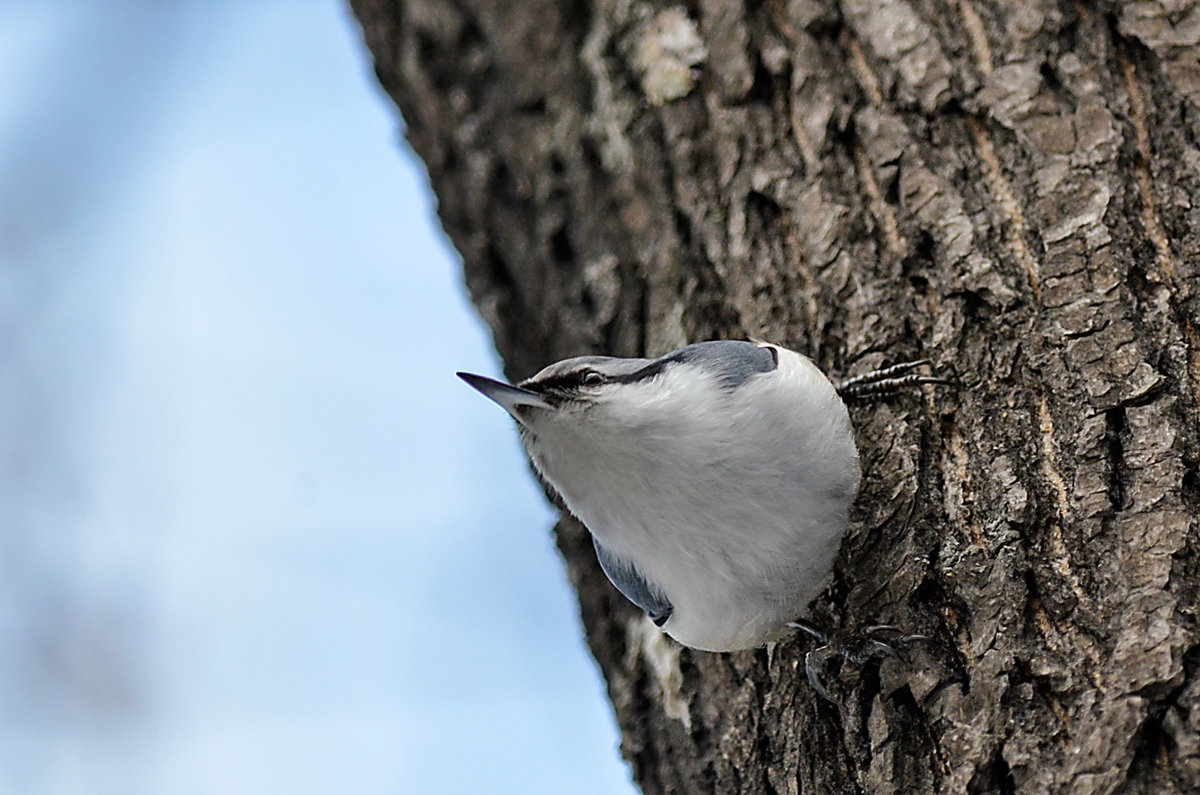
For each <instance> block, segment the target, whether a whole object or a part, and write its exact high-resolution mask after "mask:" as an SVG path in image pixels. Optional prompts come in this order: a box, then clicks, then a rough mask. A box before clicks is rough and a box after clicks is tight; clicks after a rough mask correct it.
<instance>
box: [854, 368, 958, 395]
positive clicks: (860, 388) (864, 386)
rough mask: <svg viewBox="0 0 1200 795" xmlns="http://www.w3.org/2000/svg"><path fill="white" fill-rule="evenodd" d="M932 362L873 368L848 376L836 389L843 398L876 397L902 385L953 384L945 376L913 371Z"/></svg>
mask: <svg viewBox="0 0 1200 795" xmlns="http://www.w3.org/2000/svg"><path fill="white" fill-rule="evenodd" d="M932 364H933V363H932V362H930V361H929V360H928V359H918V360H917V361H915V362H904V363H902V364H893V365H892V366H891V367H884V368H881V369H879V370H872V371H871V372H869V373H863V374H862V375H856V376H854V377H853V378H847V379H846V380H845V381H842V382H841V383H839V384H837V385H836V386H835V387H834V389H836V390H837V393H838V394H839V395H841V396H842V398H851V397H874V396H876V395H881V394H883V393H885V392H891V391H893V390H896V389H900V388H902V387H906V386H920V385H921V384H940V385H942V386H951V385H952V382H950V381H948V380H947V379H945V378H940V377H938V376H936V375H922V374H921V373H914V372H912V371H913V370H916V369H917V368H918V367H924V366H929V367H930V368H932Z"/></svg>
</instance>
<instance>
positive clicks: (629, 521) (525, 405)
mask: <svg viewBox="0 0 1200 795" xmlns="http://www.w3.org/2000/svg"><path fill="white" fill-rule="evenodd" d="M928 364H929V362H928V360H924V359H922V360H919V361H915V362H906V363H903V364H900V365H895V366H892V367H888V368H885V369H882V370H876V371H873V372H870V373H867V374H865V375H862V376H859V377H857V378H852V379H849V380H847V381H843V382H841V383H840V384H835V383H834V382H833V381H831V380H830V379H829V377H828V376H826V375H825V373H824V372H822V371H821V370H820V369H819V368H818V367H817V365H816V364H815V363H814V362H813V360H812V359H810V358H809V357H807V356H805V355H803V354H801V353H797V352H796V351H793V350H790V349H788V348H785V347H782V346H780V345H776V344H772V343H769V342H763V341H759V340H750V341H743V340H712V341H707V342H698V343H694V344H691V345H687V346H684V347H682V348H679V349H678V350H675V351H671V352H670V353H667V354H665V355H663V356H660V357H658V358H623V357H612V356H577V357H573V358H569V359H565V360H563V361H560V362H557V363H555V364H551V365H549V366H548V367H546V368H544V369H543V370H541V371H540V372H538V373H537V374H535V375H533V376H532V377H530V378H528V379H525V380H523V381H521V382H520V383H518V384H515V385H514V384H509V383H505V382H503V381H497V380H494V379H491V378H487V377H485V376H481V375H474V374H471V373H461V372H460V373H458V376H459V377H460V378H462V379H463V380H464V381H466V382H467V383H468V384H469V385H471V386H472V387H474V388H475V389H477V390H478V391H479V392H481V393H482V394H483V395H484V396H486V397H487V398H489V399H491V400H492V401H494V402H496V403H498V404H499V405H500V406H501V407H503V408H504V409H505V410H506V411H507V412H508V413H509V414H510V415H511V416H512V418H513V419H514V420H515V421H516V425H517V429H518V432H519V436H520V440H521V443H522V445H523V447H524V449H525V451H526V452H527V453H528V456H529V458H530V460H531V461H532V463H533V467H534V469H535V470H536V472H537V474H538V476H539V477H540V478H541V479H542V480H543V481H544V482H545V483H546V484H548V485H549V486H550V488H551V489H553V491H554V492H556V493H557V494H558V495H559V496H560V497H561V499H562V502H563V503H564V504H565V506H566V508H567V510H569V511H570V513H571V514H572V515H574V516H575V517H576V518H578V519H579V520H580V521H581V522H582V523H583V525H584V526H585V527H586V528H587V529H588V531H589V532H590V534H591V537H592V542H593V544H594V546H595V551H596V558H597V560H598V561H599V563H600V566H601V568H602V569H603V571H604V573H605V575H607V577H608V579H609V580H610V581H611V582H612V584H613V585H614V586H615V587H616V588H617V590H619V591H620V592H621V593H622V594H624V596H625V597H626V598H628V599H629V601H631V602H632V603H633V604H634V605H636V606H637V607H639V608H640V609H641V610H642V611H644V612H645V613H646V615H647V616H648V617H649V618H650V620H651V621H652V622H653V623H654V624H655V625H656V626H657V627H659V628H660V629H661V630H662V631H664V632H665V633H666V634H668V635H669V636H671V637H672V638H674V639H675V640H676V641H678V642H679V643H681V644H683V645H684V646H688V647H690V648H693V649H698V650H702V651H711V652H725V651H738V650H743V649H752V648H758V647H761V646H764V645H766V644H768V643H772V642H775V641H778V640H780V639H781V638H783V637H784V636H785V635H786V634H788V633H789V632H792V631H793V630H794V629H796V628H798V629H801V630H804V631H806V632H808V633H810V634H812V635H815V636H817V637H818V639H820V640H822V641H823V642H824V643H825V645H824V646H823V647H822V650H823V651H828V650H829V649H833V650H834V651H839V652H842V653H844V654H846V655H847V656H851V657H854V656H856V655H857V656H858V657H864V656H869V654H871V653H891V647H890V646H889V645H888V644H887V643H886V642H885V641H883V640H882V639H881V638H880V637H878V635H879V634H880V633H882V632H885V631H888V630H891V629H893V628H890V627H876V628H874V633H875V636H871V634H870V633H868V635H867V636H866V637H864V639H863V641H862V642H861V643H856V644H851V643H848V642H845V641H844V640H843V641H838V640H837V639H835V638H834V637H833V636H832V635H830V634H829V633H826V632H824V631H823V630H821V629H819V628H818V627H816V626H815V625H814V624H812V623H811V622H809V621H808V620H807V619H806V618H805V615H806V611H807V608H808V606H809V604H810V603H811V602H812V601H813V599H814V598H815V597H816V596H817V595H818V594H819V593H820V592H821V591H822V590H823V589H824V588H825V587H826V585H827V584H828V583H829V581H830V580H831V578H832V572H833V567H834V562H835V559H836V557H837V554H838V551H839V548H840V546H841V542H842V539H843V537H844V536H845V534H846V530H847V527H848V525H849V511H850V507H851V504H852V503H853V501H854V499H855V496H856V494H857V493H858V487H859V482H860V478H861V474H860V470H859V456H858V449H857V446H856V444H855V438H854V429H853V426H852V425H851V422H850V414H849V411H848V409H847V405H846V399H850V398H853V397H862V396H871V395H876V394H879V393H882V392H885V391H889V390H892V389H895V388H898V387H901V386H907V385H912V384H925V383H947V382H946V381H945V380H944V379H941V378H937V377H935V376H927V375H922V374H919V373H917V372H914V371H915V370H916V369H917V368H918V367H920V366H922V365H928ZM906 637H908V638H916V637H919V636H906ZM849 650H853V651H849ZM864 650H866V651H864ZM817 661H818V658H816V657H812V658H806V667H807V668H808V674H809V679H810V681H812V682H813V684H814V686H815V687H816V688H817V689H818V691H819V692H821V693H822V695H826V696H827V697H828V691H827V690H826V689H825V688H824V686H823V685H822V683H821V680H820V676H819V674H818V673H817V671H816V670H815V668H816V664H817Z"/></svg>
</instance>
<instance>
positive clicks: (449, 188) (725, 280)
mask: <svg viewBox="0 0 1200 795" xmlns="http://www.w3.org/2000/svg"><path fill="white" fill-rule="evenodd" d="M352 5H353V6H354V10H355V12H356V13H357V15H358V17H359V19H360V20H361V22H362V25H363V30H364V32H365V38H366V42H367V44H368V46H369V48H370V50H371V52H372V53H373V55H374V57H375V63H376V68H377V72H378V75H379V77H380V79H381V81H382V83H383V85H384V86H385V87H386V89H387V90H388V92H389V93H390V94H391V95H392V96H393V97H394V98H395V100H396V102H397V103H398V105H399V106H400V109H401V111H402V112H403V116H404V118H405V120H406V121H407V124H408V138H409V140H410V141H411V143H412V145H413V147H414V148H415V149H416V151H417V152H418V153H419V154H420V155H421V156H422V157H423V158H424V159H425V162H426V163H427V164H428V167H429V172H430V176H431V178H432V180H433V184H434V187H435V189H436V193H437V196H438V199H439V203H440V214H441V218H442V222H443V223H444V225H445V228H446V230H447V232H448V233H449V234H450V236H451V238H452V239H453V240H454V242H455V244H456V245H457V246H458V249H459V250H460V251H461V252H462V255H463V260H464V264H465V269H466V277H467V283H468V285H469V287H470V291H471V294H472V296H473V298H474V300H475V302H476V304H477V305H478V307H479V309H480V311H481V312H482V313H483V316H484V317H485V318H486V319H487V321H488V323H490V325H491V327H492V329H493V330H494V332H495V340H496V345H497V346H498V348H499V350H500V352H501V354H502V355H503V357H504V360H505V362H506V363H507V369H508V372H509V375H511V376H513V377H521V376H525V375H528V374H529V373H531V372H533V371H534V370H536V369H537V368H539V367H540V366H542V365H544V364H546V363H548V362H550V361H552V360H555V359H557V358H560V357H564V356H567V355H573V354H580V353H585V352H604V353H611V354H618V355H635V354H647V353H648V354H657V353H661V352H663V351H666V350H669V349H671V348H673V347H675V346H677V345H680V344H682V343H685V342H689V341H694V340H701V339H707V338H714V337H743V336H746V335H754V336H759V337H763V338H766V339H770V340H773V341H777V342H780V343H784V344H786V345H789V346H791V347H793V348H795V349H797V350H800V351H804V352H807V353H810V354H811V355H812V356H813V357H814V358H815V359H816V360H817V361H818V362H819V363H820V364H821V365H822V366H823V367H824V368H825V369H826V370H827V371H829V372H832V373H835V374H853V373H855V372H859V371H862V370H865V369H867V368H870V367H873V366H878V365H884V364H888V363H892V362H897V361H901V360H906V359H912V358H916V357H929V358H931V359H933V360H934V361H935V363H936V366H937V369H938V371H939V372H940V373H942V374H944V375H948V376H953V377H955V378H957V379H958V380H959V381H960V383H961V387H960V388H959V389H957V390H954V391H946V390H934V389H928V388H927V389H926V392H925V394H924V395H917V394H910V395H907V396H899V397H894V398H892V399H889V400H887V401H885V402H880V403H863V404H858V405H855V406H854V407H853V408H852V413H853V418H854V421H855V423H856V426H857V429H858V434H859V444H860V449H861V450H862V454H863V468H864V475H865V479H864V486H863V489H862V492H861V494H860V497H859V500H858V503H857V507H856V511H855V516H854V522H853V526H852V529H851V534H850V536H849V538H848V540H847V542H846V544H845V546H844V549H843V556H842V560H841V563H840V564H839V569H838V574H837V579H836V583H835V584H834V586H832V588H831V589H830V591H829V592H828V594H827V595H826V597H824V598H823V599H822V600H821V603H820V606H819V609H820V610H822V611H823V612H824V614H825V615H827V616H828V617H829V618H830V619H831V620H833V621H836V622H839V623H841V624H844V625H847V626H855V625H861V624H865V623H875V622H886V623H892V624H897V625H899V626H901V627H904V628H906V629H909V630H911V631H917V632H921V633H923V634H926V635H929V636H930V637H932V638H934V639H936V640H935V642H934V643H932V644H930V645H929V647H928V649H927V650H926V651H925V652H922V653H918V654H916V655H914V656H913V658H912V659H911V660H910V661H909V662H908V664H905V663H903V662H899V661H894V660H887V661H885V662H884V663H883V664H882V665H880V664H870V665H867V666H865V667H863V668H856V667H852V666H844V667H843V669H842V670H841V672H840V674H838V675H837V676H835V677H834V681H835V684H836V687H837V689H838V690H839V692H840V693H841V695H842V697H841V700H840V701H839V703H837V704H836V705H834V704H830V703H828V702H824V701H822V700H821V699H819V698H818V697H817V696H816V695H815V694H814V693H813V692H812V690H811V689H810V688H809V686H808V685H807V683H806V682H805V680H804V676H803V666H802V658H803V653H804V651H805V650H806V648H807V646H806V645H805V643H804V641H802V640H797V641H795V642H789V643H785V644H780V645H779V646H778V647H776V648H775V649H773V650H772V651H767V650H762V651H759V652H748V653H741V654H721V655H717V654H706V653H697V652H691V651H689V650H681V649H679V648H678V647H677V646H675V645H674V644H673V643H671V642H669V641H666V640H663V639H662V638H661V637H660V636H659V635H658V633H657V632H656V631H654V630H652V629H648V628H647V625H646V623H645V622H644V621H643V620H642V619H641V618H640V616H639V615H638V613H637V611H636V610H634V609H633V608H632V607H630V606H629V605H628V604H627V603H626V602H625V601H624V600H623V599H622V598H621V597H620V596H619V595H617V594H616V592H615V591H614V590H613V589H612V588H611V587H610V586H609V585H608V583H607V582H606V581H605V580H604V578H603V576H602V575H601V574H600V572H599V570H598V568H597V566H596V563H595V561H594V559H593V556H592V552H591V545H590V544H589V543H587V539H586V536H585V535H584V533H583V531H582V530H581V529H580V528H579V527H578V526H577V525H576V524H574V523H572V522H571V521H570V520H568V519H564V520H563V522H562V523H561V524H560V527H559V540H560V544H561V547H562V550H563V553H564V555H565V557H566V560H567V564H568V567H569V570H570V574H571V578H572V580H573V581H574V583H575V585H576V586H577V587H578V590H579V595H580V604H581V609H582V613H583V620H584V624H585V626H586V629H587V633H588V640H589V643H590V645H591V648H592V651H593V652H594V654H595V656H596V659H597V660H598V661H599V663H600V665H601V667H602V668H603V670H604V674H605V676H606V677H607V680H608V688H609V694H610V696H611V698H612V701H613V704H614V705H615V708H616V712H617V716H618V718H619V721H620V726H621V729H622V732H623V736H624V742H623V746H622V748H623V752H624V754H625V756H626V757H627V758H628V760H629V762H630V764H631V765H632V768H633V773H634V777H635V778H636V780H637V782H638V783H639V784H640V786H641V787H642V788H643V789H644V790H645V791H646V792H647V793H659V792H678V793H702V792H719V793H727V792H781V793H791V792H813V793H829V792H860V791H867V792H898V791H903V792H1010V791H1019V792H1029V793H1036V792H1047V791H1053V792H1088V793H1090V792H1187V791H1190V792H1195V791H1198V790H1200V675H1198V673H1197V664H1198V662H1200V649H1198V646H1197V624H1196V614H1195V611H1196V608H1197V595H1198V589H1200V580H1198V568H1200V566H1198V563H1200V558H1198V553H1200V547H1198V544H1197V509H1198V507H1200V484H1198V481H1197V458H1198V453H1200V445H1198V425H1197V417H1198V412H1197V399H1198V397H1200V342H1198V341H1197V338H1196V334H1197V330H1196V326H1197V322H1198V321H1197V311H1196V310H1197V288H1198V286H1200V285H1198V280H1197V271H1196V266H1195V263H1196V262H1197V249H1198V248H1200V143H1198V136H1200V114H1198V111H1200V5H1195V4H1193V3H1191V2H1186V0H1161V2H1136V3H1126V4H1118V3H1093V2H1066V1H1065V0H1064V2H1057V3H1056V2H1037V1H1036V0H1032V1H1028V2H1027V0H986V1H984V0H841V1H840V2H838V3H818V2H815V1H814V0H755V1H752V0H689V1H688V2H685V3H682V4H672V3H652V2H646V1H645V0H590V2H588V1H584V0H575V2H566V0H521V2H516V1H515V0H511V1H510V2H494V0H455V1H454V2H449V1H447V0H442V1H441V2H438V1H437V0H353V2H352Z"/></svg>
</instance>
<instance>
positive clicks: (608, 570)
mask: <svg viewBox="0 0 1200 795" xmlns="http://www.w3.org/2000/svg"><path fill="white" fill-rule="evenodd" d="M592 543H593V544H595V545H596V558H597V559H598V560H599V561H600V568H602V569H604V573H605V574H606V575H608V580H609V582H611V583H612V584H613V585H615V586H617V590H618V591H620V592H621V593H623V594H625V598H626V599H628V600H629V601H631V602H633V603H634V604H635V605H637V606H638V607H640V608H641V609H642V610H645V611H646V615H648V616H650V620H651V621H653V622H654V626H656V627H661V626H662V625H663V624H665V623H667V619H668V618H670V617H671V614H672V613H674V612H675V606H674V605H672V604H671V602H670V601H668V599H667V597H665V596H663V595H662V592H661V591H659V590H658V589H657V588H655V587H654V586H653V585H651V584H650V583H649V582H647V581H646V578H645V577H643V576H642V573H641V572H640V571H638V570H637V568H636V567H634V565H633V564H632V563H626V562H624V561H622V560H619V559H617V557H616V556H615V555H613V554H612V553H611V552H609V551H608V548H607V547H605V546H604V545H603V544H601V543H600V539H598V538H596V537H595V536H592Z"/></svg>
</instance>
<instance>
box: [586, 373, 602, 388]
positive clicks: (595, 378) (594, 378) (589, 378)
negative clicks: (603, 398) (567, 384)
mask: <svg viewBox="0 0 1200 795" xmlns="http://www.w3.org/2000/svg"><path fill="white" fill-rule="evenodd" d="M605 380H606V379H605V378H604V376H602V375H601V374H600V373H597V372H596V371H595V370H590V371H588V372H586V373H584V374H583V385H584V386H600V385H601V384H603V383H604V382H605Z"/></svg>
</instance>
